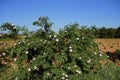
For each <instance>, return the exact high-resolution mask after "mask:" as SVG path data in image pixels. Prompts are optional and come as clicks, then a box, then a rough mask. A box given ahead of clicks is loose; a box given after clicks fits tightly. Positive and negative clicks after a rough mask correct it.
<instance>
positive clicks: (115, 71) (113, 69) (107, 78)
mask: <svg viewBox="0 0 120 80" xmlns="http://www.w3.org/2000/svg"><path fill="white" fill-rule="evenodd" d="M98 74H99V77H100V80H120V76H119V74H120V67H118V66H116V65H115V64H114V63H112V62H109V63H107V64H106V66H105V67H103V68H102V69H101V70H99V73H98Z"/></svg>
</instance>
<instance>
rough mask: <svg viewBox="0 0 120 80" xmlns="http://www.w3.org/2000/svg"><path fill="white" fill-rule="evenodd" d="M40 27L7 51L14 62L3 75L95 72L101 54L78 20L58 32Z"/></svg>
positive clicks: (51, 77) (45, 78) (49, 79)
mask: <svg viewBox="0 0 120 80" xmlns="http://www.w3.org/2000/svg"><path fill="white" fill-rule="evenodd" d="M42 19H44V18H42ZM47 24H48V23H47ZM44 27H45V25H44ZM44 29H45V28H43V29H41V32H39V33H41V35H39V37H38V36H35V35H36V33H33V34H30V35H29V36H27V37H26V38H25V39H23V40H22V41H19V42H17V43H16V44H15V45H14V46H13V47H12V48H11V49H10V50H8V51H7V52H8V53H9V57H10V59H11V61H12V62H13V63H12V64H13V65H14V66H11V68H13V69H12V70H11V73H10V74H9V75H7V77H6V78H5V79H15V80H17V79H19V80H24V79H25V80H30V79H32V80H34V79H35V80H38V79H39V80H61V79H66V80H67V79H70V80H76V79H78V80H79V79H85V76H86V75H87V74H91V73H92V74H94V73H97V70H99V69H100V63H99V61H100V59H101V58H104V57H103V56H104V55H103V54H101V53H100V52H99V50H98V47H97V44H96V43H95V42H94V40H93V36H92V35H90V34H89V33H87V31H86V30H84V29H82V30H80V29H79V28H78V24H70V25H67V26H65V28H64V29H61V30H60V31H59V33H55V32H54V31H51V30H50V29H47V30H46V29H45V30H44ZM48 30H50V31H48ZM42 32H45V33H44V36H43V35H42ZM86 33H87V34H86Z"/></svg>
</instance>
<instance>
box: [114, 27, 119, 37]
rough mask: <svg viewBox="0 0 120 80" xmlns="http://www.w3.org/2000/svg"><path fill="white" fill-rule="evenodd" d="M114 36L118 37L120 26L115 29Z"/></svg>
mask: <svg viewBox="0 0 120 80" xmlns="http://www.w3.org/2000/svg"><path fill="white" fill-rule="evenodd" d="M115 36H116V38H120V27H118V28H117V29H116V32H115Z"/></svg>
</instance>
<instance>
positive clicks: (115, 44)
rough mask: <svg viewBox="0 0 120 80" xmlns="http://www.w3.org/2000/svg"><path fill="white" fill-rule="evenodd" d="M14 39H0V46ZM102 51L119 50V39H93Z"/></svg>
mask: <svg viewBox="0 0 120 80" xmlns="http://www.w3.org/2000/svg"><path fill="white" fill-rule="evenodd" d="M15 42H16V41H15V40H12V39H8V40H0V48H5V47H6V46H7V47H8V46H12V45H13V44H14V43H15ZM95 42H97V44H98V47H99V49H100V50H101V51H102V52H115V51H116V50H120V39H95Z"/></svg>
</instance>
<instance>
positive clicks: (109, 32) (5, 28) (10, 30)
mask: <svg viewBox="0 0 120 80" xmlns="http://www.w3.org/2000/svg"><path fill="white" fill-rule="evenodd" d="M76 24H77V23H76ZM33 25H38V24H37V22H34V23H33ZM50 25H51V24H50ZM50 25H48V26H50ZM41 26H42V25H41ZM47 29H48V28H47V27H46V28H45V30H46V31H47ZM80 30H81V31H82V30H86V31H85V32H86V34H90V35H93V36H94V37H95V38H120V26H119V27H118V28H107V27H101V28H98V27H96V26H95V25H94V26H91V27H88V26H80ZM4 32H5V33H4ZM33 32H34V31H33ZM37 32H38V33H39V32H41V30H37ZM29 33H31V32H30V31H29V30H28V28H27V27H26V26H23V27H21V26H19V25H14V24H12V23H8V22H7V23H3V24H2V25H1V26H0V38H17V37H18V35H27V34H29Z"/></svg>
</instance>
